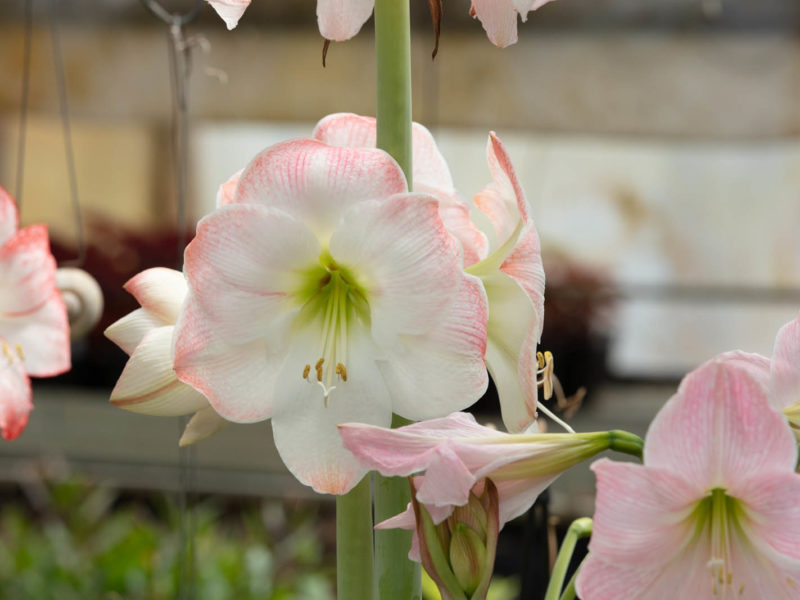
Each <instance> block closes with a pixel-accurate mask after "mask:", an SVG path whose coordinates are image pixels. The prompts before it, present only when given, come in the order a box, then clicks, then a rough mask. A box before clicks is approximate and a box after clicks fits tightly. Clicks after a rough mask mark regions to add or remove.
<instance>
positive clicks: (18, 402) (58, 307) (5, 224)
mask: <svg viewBox="0 0 800 600" xmlns="http://www.w3.org/2000/svg"><path fill="white" fill-rule="evenodd" d="M18 226H19V215H18V212H17V206H16V204H15V203H14V200H13V199H12V198H11V196H10V195H9V194H8V192H6V190H4V189H3V188H2V187H0V289H1V290H2V293H0V348H2V356H0V431H1V432H2V435H3V437H4V438H5V439H8V440H10V439H13V438H15V437H17V436H18V435H19V434H20V433H21V432H22V430H23V429H24V428H25V425H26V424H27V422H28V414H29V413H30V411H31V410H32V408H33V404H32V403H31V383H30V379H28V376H33V377H53V376H55V375H59V374H61V373H64V372H65V371H67V370H69V368H70V345H69V323H68V320H67V309H66V306H65V305H64V300H63V298H62V297H61V293H60V292H59V291H58V288H57V287H56V261H55V259H54V258H53V255H52V254H51V253H50V242H49V239H48V235H47V227H46V226H44V225H30V226H28V227H25V228H23V229H18Z"/></svg>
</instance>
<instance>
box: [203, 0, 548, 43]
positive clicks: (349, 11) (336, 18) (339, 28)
mask: <svg viewBox="0 0 800 600" xmlns="http://www.w3.org/2000/svg"><path fill="white" fill-rule="evenodd" d="M207 1H208V3H209V4H211V6H212V7H213V8H214V10H216V11H217V14H218V15H219V16H220V17H221V18H222V20H223V21H225V24H226V25H227V26H228V29H233V28H234V27H236V25H237V24H238V23H239V19H240V18H241V17H242V15H243V14H244V11H245V9H246V8H247V7H248V6H250V0H207ZM550 1H551V0H472V3H471V6H470V15H472V16H473V17H476V18H478V19H480V21H481V23H482V24H483V28H484V29H485V30H486V35H487V36H488V37H489V40H490V41H491V42H492V43H493V44H494V45H495V46H498V47H499V48H505V47H506V46H509V45H511V44H514V43H516V41H517V17H518V16H519V17H520V18H521V19H522V21H523V22H525V21H526V20H527V18H528V13H529V12H530V11H532V10H536V9H537V8H540V7H541V6H544V5H545V4H547V3H548V2H550ZM428 3H429V5H430V8H431V16H432V18H433V26H434V30H435V32H436V37H437V45H438V34H439V27H440V21H441V16H442V0H428ZM374 8H375V0H317V21H318V23H319V31H320V33H321V34H322V37H324V38H325V39H327V40H332V41H335V42H343V41H345V40H349V39H350V38H351V37H353V36H354V35H356V34H357V33H358V32H359V31H361V27H362V26H363V25H364V23H366V22H367V19H369V18H370V16H371V15H372V10H373V9H374ZM434 54H435V51H434Z"/></svg>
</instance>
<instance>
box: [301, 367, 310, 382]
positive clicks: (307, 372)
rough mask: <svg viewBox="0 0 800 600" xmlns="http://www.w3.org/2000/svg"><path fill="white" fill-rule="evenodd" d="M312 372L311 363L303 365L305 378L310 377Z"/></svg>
mask: <svg viewBox="0 0 800 600" xmlns="http://www.w3.org/2000/svg"><path fill="white" fill-rule="evenodd" d="M309 373H311V365H306V366H305V367H303V379H308V374H309Z"/></svg>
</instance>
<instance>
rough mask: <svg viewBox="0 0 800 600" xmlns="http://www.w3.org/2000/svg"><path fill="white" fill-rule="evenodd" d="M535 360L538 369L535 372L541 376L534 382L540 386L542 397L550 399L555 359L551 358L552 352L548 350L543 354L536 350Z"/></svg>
mask: <svg viewBox="0 0 800 600" xmlns="http://www.w3.org/2000/svg"><path fill="white" fill-rule="evenodd" d="M536 362H537V363H538V366H539V370H538V371H537V372H536V374H537V375H541V378H539V379H537V380H536V383H537V385H539V386H541V388H542V396H543V398H544V399H545V400H550V398H552V397H553V374H554V371H555V360H554V359H553V353H552V352H550V351H549V350H548V351H547V352H545V353H544V354H542V353H541V352H537V353H536Z"/></svg>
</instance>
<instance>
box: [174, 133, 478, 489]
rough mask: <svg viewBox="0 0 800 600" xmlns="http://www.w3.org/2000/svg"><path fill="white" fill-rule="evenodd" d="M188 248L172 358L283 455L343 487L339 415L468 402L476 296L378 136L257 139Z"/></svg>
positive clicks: (448, 408) (450, 243)
mask: <svg viewBox="0 0 800 600" xmlns="http://www.w3.org/2000/svg"><path fill="white" fill-rule="evenodd" d="M226 197H229V194H228V192H226V191H225V190H223V191H221V192H220V204H223V206H221V207H220V208H218V209H217V210H216V211H215V212H214V213H212V214H211V215H209V216H207V217H206V218H205V219H203V220H202V221H201V222H200V224H199V225H198V230H197V236H196V237H195V239H194V240H193V241H192V242H191V244H189V247H188V248H187V250H186V256H185V259H186V266H185V270H186V276H187V280H188V284H189V295H188V297H187V301H186V304H185V307H184V311H183V313H182V315H181V317H180V319H179V321H178V325H177V333H176V350H175V370H176V372H177V373H178V377H179V379H180V380H182V381H184V382H186V383H188V384H190V385H191V386H193V387H194V388H196V389H198V390H199V391H201V392H202V393H203V394H204V395H205V396H206V397H207V398H208V399H209V401H210V402H211V405H212V406H213V407H214V408H215V409H216V410H217V411H218V412H219V413H220V415H222V416H223V417H225V418H226V419H228V420H231V421H239V422H254V421H261V420H264V419H271V420H272V429H273V434H274V438H275V444H276V446H277V448H278V451H279V453H280V455H281V457H282V458H283V461H284V462H285V463H286V465H287V466H288V468H289V469H290V471H291V472H292V473H293V474H294V475H295V476H296V477H297V478H298V479H299V480H300V481H301V482H303V483H305V484H307V485H311V486H312V487H314V489H316V490H317V491H321V492H327V493H337V494H340V493H344V492H346V491H348V490H349V489H350V488H351V487H352V486H353V485H355V484H356V483H357V482H358V481H359V480H360V479H361V477H362V476H363V475H364V473H365V472H366V469H365V468H364V467H363V466H362V465H361V464H360V463H359V462H358V461H357V460H356V459H355V458H354V457H353V456H352V454H350V452H348V451H347V450H345V449H344V447H343V446H342V442H341V438H340V437H339V433H338V430H337V428H336V425H337V424H338V423H344V422H351V421H357V422H364V423H371V424H376V425H389V423H390V421H391V415H392V413H393V412H394V413H397V414H399V415H401V416H403V417H405V418H409V419H413V420H418V419H425V418H431V417H436V416H441V415H443V414H447V413H449V412H452V411H453V410H458V409H460V408H464V407H466V406H468V405H470V404H472V403H473V402H474V401H475V400H477V399H478V398H479V397H480V395H481V394H482V393H483V391H484V390H485V389H486V385H487V381H488V378H487V375H486V370H485V368H484V366H483V354H484V351H485V344H486V319H487V316H486V297H485V294H484V291H483V288H482V286H481V284H480V281H478V280H477V279H476V278H474V277H471V276H469V275H466V274H465V273H464V272H463V270H462V268H461V252H460V248H459V247H458V244H457V242H456V241H455V240H453V238H452V237H451V236H450V235H449V234H448V233H447V231H446V230H445V228H444V225H443V224H442V221H441V219H440V218H439V216H438V204H437V201H436V200H435V199H434V198H433V197H430V196H425V195H422V194H410V193H408V191H407V187H406V182H405V177H404V176H403V173H402V171H401V170H400V168H399V167H398V165H397V163H396V162H395V161H394V160H393V159H392V158H391V157H390V156H389V155H388V154H386V153H385V152H383V151H380V150H374V149H365V148H359V149H353V148H334V147H331V146H328V145H325V144H323V143H321V142H319V141H316V140H310V139H308V140H293V141H288V142H285V143H282V144H278V145H276V146H273V147H271V148H268V149H267V150H265V151H263V152H262V153H261V154H259V155H258V156H257V157H256V158H255V159H254V160H253V161H252V162H251V163H250V164H249V165H248V166H247V168H245V169H244V171H243V172H242V173H241V176H240V178H239V181H238V185H236V187H235V193H234V194H233V198H234V200H233V203H232V204H226V200H225V198H226Z"/></svg>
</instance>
